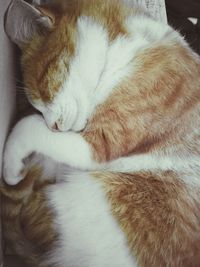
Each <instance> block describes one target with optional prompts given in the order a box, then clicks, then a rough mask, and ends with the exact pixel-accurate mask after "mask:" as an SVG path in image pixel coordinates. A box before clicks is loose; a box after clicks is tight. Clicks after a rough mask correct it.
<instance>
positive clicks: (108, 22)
mask: <svg viewBox="0 0 200 267" xmlns="http://www.w3.org/2000/svg"><path fill="white" fill-rule="evenodd" d="M100 7H101V8H102V10H100ZM125 17H126V16H125V14H124V13H123V12H122V10H121V9H119V7H118V5H114V6H113V7H112V9H111V8H110V7H106V8H105V7H102V4H101V5H99V8H97V7H94V6H92V7H91V6H90V7H88V8H85V9H83V10H82V11H81V12H74V13H73V14H72V13H63V14H61V15H59V16H57V17H56V23H55V26H54V28H53V30H52V31H50V32H49V33H48V34H45V35H44V36H41V35H38V36H36V38H34V39H33V40H32V42H30V44H29V46H28V47H27V48H26V50H25V52H24V55H23V57H22V66H23V67H24V69H23V72H24V81H25V83H26V87H27V88H28V89H29V93H30V97H32V98H33V100H35V99H36V100H37V99H42V100H43V102H51V101H52V100H53V98H54V97H55V95H56V93H57V92H58V91H59V90H61V88H62V85H63V83H64V82H65V81H66V79H67V78H68V75H69V72H70V65H71V62H72V61H73V58H74V57H75V56H76V54H77V53H79V51H78V50H79V48H80V45H79V43H80V42H81V40H82V39H84V38H85V39H88V40H89V39H90V40H91V39H94V44H95V45H98V44H96V43H95V32H96V31H99V29H100V30H101V31H102V34H103V35H104V33H106V35H107V36H108V39H109V40H110V41H113V40H114V39H115V38H117V36H119V35H126V34H127V32H126V29H125V26H124V18H125ZM93 24H94V25H99V27H96V28H95V27H93ZM91 28H94V29H96V30H94V31H92V30H91V31H90V29H91ZM103 32H104V33H103ZM88 33H89V35H87V34H88ZM81 38H82V39H81ZM86 41H87V40H86ZM84 49H85V50H87V49H89V47H87V45H86V46H85V48H84Z"/></svg>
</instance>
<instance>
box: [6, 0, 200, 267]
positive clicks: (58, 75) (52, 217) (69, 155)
mask: <svg viewBox="0 0 200 267" xmlns="http://www.w3.org/2000/svg"><path fill="white" fill-rule="evenodd" d="M17 1H18V2H19V3H18V5H21V3H20V0H17ZM76 4H77V3H75V2H74V3H73V1H69V2H68V5H67V7H65V11H63V12H60V10H57V11H56V12H55V11H54V10H55V9H53V10H52V9H48V10H47V9H46V8H40V12H42V13H39V11H36V10H34V11H33V12H34V19H36V18H38V20H37V21H39V22H40V23H44V22H45V24H42V25H39V26H40V27H42V33H43V34H41V33H36V29H37V28H38V27H39V26H38V25H37V27H36V26H35V27H33V26H32V28H31V29H30V30H31V31H33V32H31V31H30V32H29V31H25V32H23V33H22V34H19V35H17V34H16V33H15V35H13V36H14V37H13V36H11V37H12V38H13V39H14V41H15V42H17V43H18V44H19V45H20V46H21V48H22V51H23V53H22V69H23V75H24V81H25V85H26V87H27V94H28V97H29V99H30V102H31V103H32V104H33V105H34V106H35V107H36V108H37V109H38V110H40V111H41V112H42V113H43V116H44V118H45V121H46V123H45V121H44V119H43V118H42V117H41V116H39V115H33V116H30V117H27V118H25V119H23V120H22V121H20V122H19V123H18V124H17V125H16V126H15V128H14V129H13V131H12V133H11V135H10V137H9V139H8V142H7V145H6V150H5V158H4V175H5V180H6V181H7V182H8V183H10V184H16V183H18V182H19V181H20V180H22V179H23V178H24V177H25V179H24V180H22V181H21V182H20V183H19V184H18V185H16V186H14V187H10V186H4V187H3V188H2V191H3V195H4V205H3V215H4V220H3V221H4V229H5V230H4V232H5V238H6V239H7V242H10V243H12V247H13V244H14V242H18V241H16V240H21V242H20V241H19V243H18V244H17V243H15V245H14V251H17V253H18V254H19V255H21V256H23V257H26V255H27V257H28V258H29V260H30V261H31V260H32V261H33V262H35V264H36V266H55V267H56V266H58V267H61V266H62V267H68V266H69V267H72V266H76V267H79V266H82V267H84V266H85V267H90V266H91V267H104V266H108V267H112V266H113V267H114V266H119V267H121V266H124V267H129V266H137V265H138V266H148V267H150V266H152V267H157V266H159V267H160V266H174V267H178V266H181V267H182V266H188V267H189V266H196V267H198V266H199V264H200V194H199V193H200V177H199V176H200V160H199V156H200V143H199V142H200V137H199V136H200V130H199V129H200V102H199V100H200V59H199V57H198V56H197V55H196V54H194V53H193V52H192V50H191V49H190V48H189V47H188V46H187V44H186V43H185V41H184V40H183V39H182V38H181V37H180V36H179V34H178V33H177V32H175V31H173V30H172V29H171V28H170V27H169V26H167V25H162V24H160V23H158V22H155V21H154V20H152V19H151V18H150V17H149V16H148V15H146V14H145V13H144V12H143V11H142V10H140V9H134V8H130V7H127V6H126V5H123V4H122V3H121V2H120V1H115V0H113V1H111V0H109V1H106V2H102V1H100V0H94V1H92V0H88V1H78V5H76ZM29 8H30V7H29ZM29 8H28V9H27V7H26V12H27V10H29ZM54 8H55V7H54ZM15 12H16V10H15ZM28 12H29V11H28ZM30 12H32V11H30ZM11 15H12V8H11V11H10V16H11ZM10 16H9V15H8V20H9V19H10V20H11V21H12V19H11V18H10ZM37 16H38V17H37ZM52 24H53V25H52ZM31 25H32V24H31ZM47 26H48V27H47ZM7 28H8V29H11V28H10V26H9V24H8V26H7ZM24 28H25V27H24ZM45 28H48V30H46V33H45V34H44V30H45ZM9 31H10V32H11V33H13V30H9ZM25 33H28V34H27V36H28V37H29V38H30V34H32V37H31V38H30V40H24V39H25V37H27V36H26V35H25ZM11 35H12V34H11ZM25 41H26V42H25ZM47 125H48V127H49V128H51V129H52V130H54V131H55V130H57V131H58V130H60V131H63V132H53V131H51V130H49V129H48V127H47ZM68 130H71V131H69V132H65V131H68ZM32 152H37V153H41V154H44V155H46V156H49V157H50V158H52V159H48V158H43V157H42V156H40V155H36V156H35V157H34V159H33V161H36V162H35V163H34V162H32V163H31V165H30V164H29V165H24V163H23V162H22V159H24V158H25V157H27V156H29V155H30V154H31V153H32ZM53 160H54V161H53ZM38 161H39V163H38ZM56 161H57V162H60V163H55V162H56ZM65 164H67V165H68V166H70V168H69V167H68V168H67V167H66V165H65ZM33 166H35V167H33ZM24 167H25V170H23V171H22V172H20V171H21V170H22V169H23V168H24ZM71 168H72V169H71ZM73 168H76V169H78V170H79V171H77V170H75V169H73ZM40 169H41V170H40ZM6 195H7V197H6ZM8 195H9V197H8ZM17 205H18V208H16V209H14V207H17ZM12 210H15V211H16V212H15V214H12V212H11V211H12ZM18 213H19V214H20V215H19V214H18ZM43 215H44V216H43ZM12 219H13V220H15V222H16V225H17V228H16V229H17V230H16V232H15V234H14V231H13V229H11V228H12V223H11V222H12ZM30 255H32V256H30ZM136 262H137V265H136Z"/></svg>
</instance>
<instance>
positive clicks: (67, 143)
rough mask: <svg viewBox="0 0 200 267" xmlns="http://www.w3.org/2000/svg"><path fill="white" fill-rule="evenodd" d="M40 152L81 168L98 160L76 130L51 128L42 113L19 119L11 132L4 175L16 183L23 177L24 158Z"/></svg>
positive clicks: (7, 179) (7, 180)
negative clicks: (55, 129) (61, 130)
mask: <svg viewBox="0 0 200 267" xmlns="http://www.w3.org/2000/svg"><path fill="white" fill-rule="evenodd" d="M33 152H36V153H41V154H44V155H46V156H48V157H50V158H52V159H53V160H55V161H57V162H60V163H66V164H68V165H70V166H71V167H74V168H78V169H85V170H86V169H92V168H93V167H94V164H95V160H94V159H93V153H92V151H91V147H90V146H89V144H88V143H87V142H86V141H85V139H84V138H83V137H82V136H81V134H78V133H74V132H67V133H66V132H65V133H64V132H58V133H56V132H52V131H51V130H49V129H48V128H47V126H46V124H45V121H44V119H43V117H41V116H39V115H32V116H29V117H26V118H24V119H22V120H21V121H19V122H18V123H17V124H16V126H15V127H14V129H13V131H12V132H11V134H10V136H9V138H8V141H7V143H6V147H5V153H4V179H5V181H6V182H7V183H9V184H16V183H18V182H19V181H20V180H21V179H23V178H24V176H25V174H26V173H25V172H24V167H25V163H24V159H25V158H27V157H28V156H29V155H30V154H31V153H33Z"/></svg>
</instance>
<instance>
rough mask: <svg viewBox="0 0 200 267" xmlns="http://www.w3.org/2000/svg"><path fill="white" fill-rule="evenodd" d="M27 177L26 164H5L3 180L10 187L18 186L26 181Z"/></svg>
mask: <svg viewBox="0 0 200 267" xmlns="http://www.w3.org/2000/svg"><path fill="white" fill-rule="evenodd" d="M25 175H26V172H25V168H24V164H23V163H22V162H20V161H19V162H15V163H14V164H13V163H10V164H9V162H4V166H3V178H4V181H5V182H6V183H7V184H9V185H16V184H18V183H19V182H20V181H21V180H23V179H24V177H25Z"/></svg>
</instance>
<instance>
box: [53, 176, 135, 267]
mask: <svg viewBox="0 0 200 267" xmlns="http://www.w3.org/2000/svg"><path fill="white" fill-rule="evenodd" d="M65 179H66V182H64V183H61V184H57V185H55V186H53V187H52V189H51V191H50V192H49V191H48V198H49V201H50V203H51V206H52V207H53V210H54V211H55V212H56V217H55V228H56V231H58V233H59V234H60V240H59V241H58V244H57V245H58V247H57V248H56V249H55V251H53V252H52V255H51V257H50V261H51V262H53V263H56V262H58V263H59V264H58V266H60V267H61V266H62V267H66V266H67V267H134V266H136V264H135V262H134V259H133V258H132V256H131V255H130V253H129V249H128V246H127V244H126V239H125V237H124V234H123V233H122V231H121V229H120V227H119V226H118V224H117V223H116V221H115V220H114V218H113V216H112V214H111V211H110V207H109V204H108V202H107V201H106V196H105V194H104V193H103V190H102V188H101V186H100V185H99V183H97V182H96V181H95V180H94V179H92V178H91V177H90V176H89V175H88V174H86V173H85V174H84V173H80V174H74V175H70V177H67V176H66V177H65ZM56 266H57V265H56Z"/></svg>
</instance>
